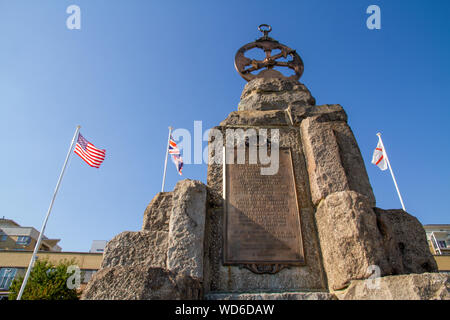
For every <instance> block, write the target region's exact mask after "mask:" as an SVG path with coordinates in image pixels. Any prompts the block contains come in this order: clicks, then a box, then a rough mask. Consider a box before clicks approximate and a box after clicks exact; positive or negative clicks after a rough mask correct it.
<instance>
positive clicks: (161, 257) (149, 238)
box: [101, 231, 168, 268]
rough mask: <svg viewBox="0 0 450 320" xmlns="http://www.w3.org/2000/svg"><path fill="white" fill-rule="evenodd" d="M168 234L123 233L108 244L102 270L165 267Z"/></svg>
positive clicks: (160, 232)
mask: <svg viewBox="0 0 450 320" xmlns="http://www.w3.org/2000/svg"><path fill="white" fill-rule="evenodd" d="M167 245H168V232H166V231H140V232H130V231H126V232H122V233H120V234H118V235H117V236H115V237H114V238H113V239H112V240H111V241H109V242H108V244H107V246H106V248H105V252H104V253H103V261H102V265H101V267H102V268H110V267H116V266H135V265H139V264H142V265H147V266H155V267H165V266H166V257H167Z"/></svg>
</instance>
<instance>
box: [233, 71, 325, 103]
mask: <svg viewBox="0 0 450 320" xmlns="http://www.w3.org/2000/svg"><path fill="white" fill-rule="evenodd" d="M315 103H316V101H315V99H314V98H313V97H312V96H311V93H310V92H309V90H308V89H307V88H306V87H305V86H304V85H303V84H301V83H300V82H298V81H292V80H287V79H277V78H270V79H264V78H256V79H254V80H252V81H250V82H248V83H247V84H246V85H245V88H244V90H243V92H242V95H241V101H240V102H239V106H238V110H239V111H244V110H284V109H286V108H288V107H289V106H293V105H296V106H305V105H315Z"/></svg>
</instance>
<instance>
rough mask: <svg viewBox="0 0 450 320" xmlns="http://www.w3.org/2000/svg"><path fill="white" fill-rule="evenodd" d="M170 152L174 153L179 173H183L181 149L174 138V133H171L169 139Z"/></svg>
mask: <svg viewBox="0 0 450 320" xmlns="http://www.w3.org/2000/svg"><path fill="white" fill-rule="evenodd" d="M169 153H170V154H171V155H172V161H173V163H174V164H175V167H176V168H177V171H178V174H179V175H180V176H181V175H183V173H182V171H183V158H182V157H181V156H180V149H178V145H177V143H176V142H175V140H173V137H172V135H170V139H169Z"/></svg>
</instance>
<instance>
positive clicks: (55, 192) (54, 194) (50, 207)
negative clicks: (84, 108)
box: [17, 126, 81, 300]
mask: <svg viewBox="0 0 450 320" xmlns="http://www.w3.org/2000/svg"><path fill="white" fill-rule="evenodd" d="M80 128H81V126H77V129H76V130H75V134H74V135H73V138H72V142H71V143H70V148H69V151H68V152H67V156H66V160H65V161H64V165H63V168H62V170H61V174H60V175H59V179H58V182H57V183H56V188H55V191H54V192H53V198H52V201H51V202H50V206H49V208H48V211H47V215H46V216H45V219H44V223H43V224H42V228H41V232H40V233H39V237H38V240H37V242H36V245H35V247H34V251H33V255H32V256H31V260H30V264H29V265H28V269H27V273H26V274H25V278H23V282H22V286H21V287H20V291H19V294H18V295H17V300H20V299H21V298H22V294H23V291H24V290H25V286H26V285H27V281H28V278H29V276H30V273H31V269H32V268H33V265H34V261H35V259H36V254H37V252H38V250H39V247H40V246H41V241H42V237H43V236H44V231H45V227H46V225H47V221H48V217H49V216H50V212H51V211H52V208H53V203H54V202H55V198H56V194H57V193H58V190H59V186H60V184H61V180H62V178H63V176H64V172H65V171H66V167H67V162H68V161H69V158H70V154H71V152H72V148H73V144H74V142H75V139H76V137H77V136H78V132H79V131H80Z"/></svg>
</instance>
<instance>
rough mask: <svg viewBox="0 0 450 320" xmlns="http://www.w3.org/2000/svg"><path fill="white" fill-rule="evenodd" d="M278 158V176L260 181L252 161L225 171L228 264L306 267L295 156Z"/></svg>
mask: <svg viewBox="0 0 450 320" xmlns="http://www.w3.org/2000/svg"><path fill="white" fill-rule="evenodd" d="M235 154H236V150H235ZM279 154H280V158H279V170H278V173H277V174H275V175H261V171H260V169H261V165H259V164H248V157H246V159H247V162H246V164H236V161H235V164H226V165H224V169H225V173H224V175H225V177H224V178H225V179H224V180H225V186H224V189H225V194H224V197H225V212H224V219H225V221H224V223H225V225H224V227H225V228H224V229H225V230H224V232H225V236H224V263H225V264H280V263H281V264H288V265H289V264H293V265H301V264H304V253H303V243H302V236H301V226H300V214H299V207H298V200H297V190H296V186H295V178H294V170H293V165H292V156H291V150H290V149H289V148H280V152H279Z"/></svg>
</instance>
